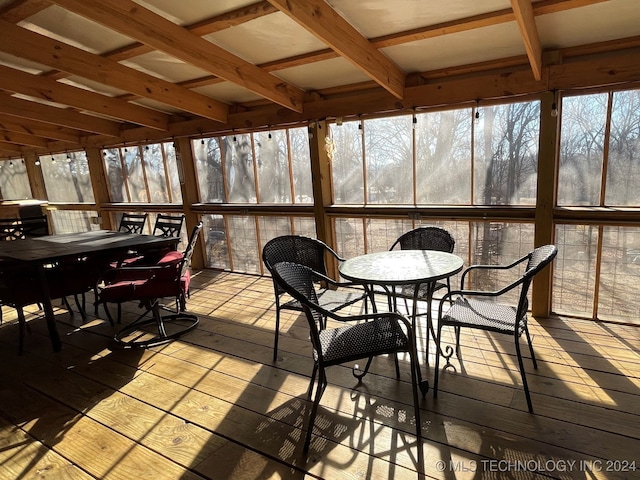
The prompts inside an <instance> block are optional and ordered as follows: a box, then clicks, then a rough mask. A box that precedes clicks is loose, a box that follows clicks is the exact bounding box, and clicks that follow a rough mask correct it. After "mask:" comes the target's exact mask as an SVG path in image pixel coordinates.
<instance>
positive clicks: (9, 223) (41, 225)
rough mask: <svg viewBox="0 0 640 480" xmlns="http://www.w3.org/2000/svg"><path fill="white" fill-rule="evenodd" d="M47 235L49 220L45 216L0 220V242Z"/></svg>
mask: <svg viewBox="0 0 640 480" xmlns="http://www.w3.org/2000/svg"><path fill="white" fill-rule="evenodd" d="M46 235H49V219H48V217H47V216H46V215H38V216H35V217H24V218H0V241H2V240H24V239H25V238H30V237H42V236H46Z"/></svg>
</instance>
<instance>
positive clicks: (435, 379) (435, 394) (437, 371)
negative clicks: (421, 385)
mask: <svg viewBox="0 0 640 480" xmlns="http://www.w3.org/2000/svg"><path fill="white" fill-rule="evenodd" d="M441 340H442V322H441V321H439V322H438V335H437V336H436V369H435V371H434V372H433V398H437V397H438V378H439V376H440V352H441V351H442V348H440V343H441ZM423 397H424V395H423Z"/></svg>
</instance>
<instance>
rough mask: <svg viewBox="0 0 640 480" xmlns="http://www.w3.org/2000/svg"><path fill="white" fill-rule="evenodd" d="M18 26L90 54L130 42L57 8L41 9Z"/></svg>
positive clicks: (123, 36)
mask: <svg viewBox="0 0 640 480" xmlns="http://www.w3.org/2000/svg"><path fill="white" fill-rule="evenodd" d="M20 25H21V26H23V27H25V28H28V29H29V30H33V31H34V32H37V33H41V34H43V35H46V36H48V37H51V38H55V39H57V40H60V41H62V42H65V43H67V44H69V45H73V46H74V47H78V48H81V49H83V50H87V51H89V52H91V53H105V52H108V51H111V50H115V49H116V48H120V47H123V46H124V45H128V44H130V43H132V42H133V40H132V39H131V38H129V37H126V36H125V35H122V34H120V33H118V32H115V31H113V30H111V29H109V28H107V27H103V26H102V25H100V24H99V23H95V22H93V21H91V20H87V19H86V18H84V17H81V16H80V15H76V14H75V13H71V12H68V11H67V10H64V9H62V8H60V7H57V6H52V7H49V8H46V9H44V10H42V11H41V12H39V13H37V14H35V15H33V16H31V17H29V21H28V22H22V23H20Z"/></svg>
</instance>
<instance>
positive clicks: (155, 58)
mask: <svg viewBox="0 0 640 480" xmlns="http://www.w3.org/2000/svg"><path fill="white" fill-rule="evenodd" d="M120 63H122V64H123V65H126V66H128V67H131V68H135V69H136V70H140V71H142V72H145V73H148V74H149V75H153V76H154V77H158V78H162V79H163V80H167V81H169V82H182V81H184V80H191V79H194V78H200V77H203V76H205V75H211V73H210V72H207V71H206V70H202V69H201V68H198V67H195V66H193V65H190V64H188V63H185V62H183V61H182V60H179V59H177V58H175V57H172V56H170V55H167V54H166V53H162V52H159V51H153V52H149V53H145V54H144V55H139V56H137V57H135V58H132V59H131V60H123V61H122V62H120Z"/></svg>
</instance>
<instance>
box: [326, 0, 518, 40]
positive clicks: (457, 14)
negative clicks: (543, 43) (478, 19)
mask: <svg viewBox="0 0 640 480" xmlns="http://www.w3.org/2000/svg"><path fill="white" fill-rule="evenodd" d="M328 3H329V4H331V6H333V7H334V8H335V9H336V11H338V12H339V13H340V14H341V15H342V16H343V17H344V18H346V19H348V20H349V22H350V23H351V24H352V25H353V26H354V27H356V29H358V31H360V33H362V34H363V35H364V36H365V37H367V38H375V37H379V36H382V35H388V34H391V33H397V32H402V31H407V30H411V29H414V28H418V27H424V26H425V25H435V24H438V23H443V22H449V21H451V20H458V19H461V18H467V17H471V16H473V15H479V14H481V13H487V12H493V11H496V10H502V9H505V8H511V3H510V2H509V0H482V1H469V0H393V1H389V0H362V1H354V0H329V1H328Z"/></svg>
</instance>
